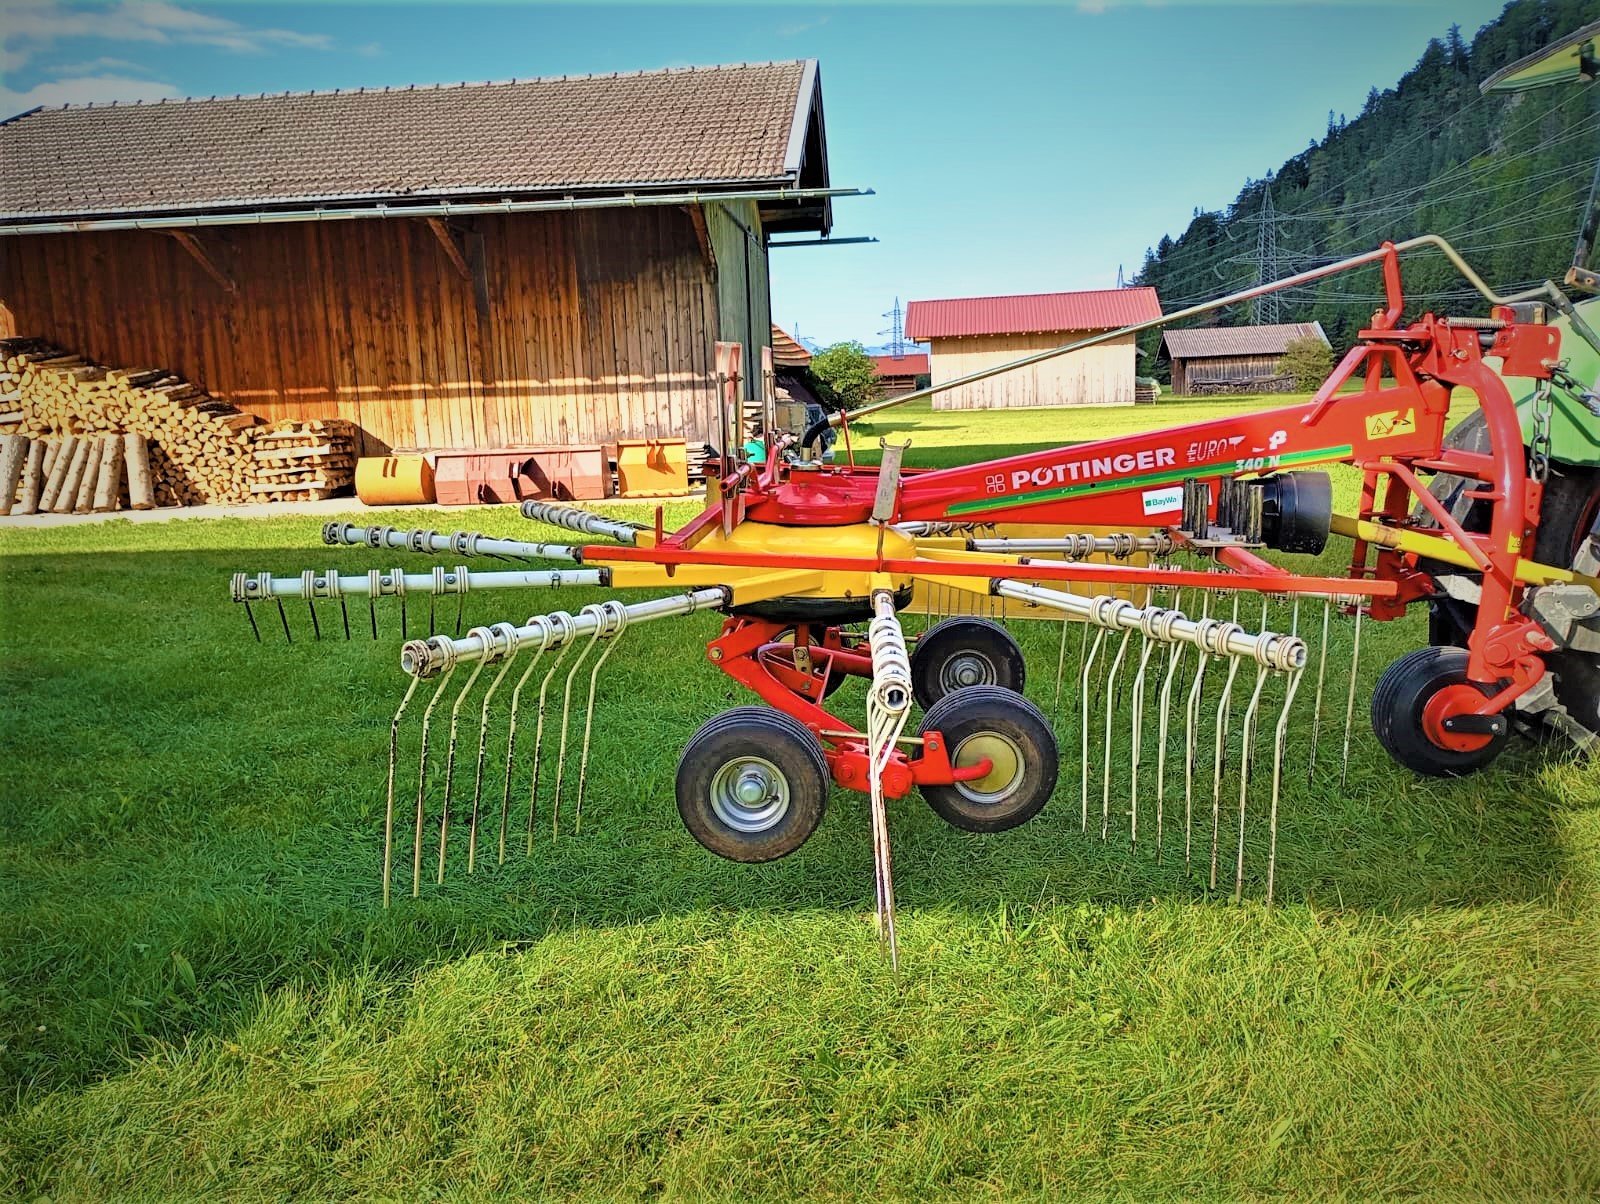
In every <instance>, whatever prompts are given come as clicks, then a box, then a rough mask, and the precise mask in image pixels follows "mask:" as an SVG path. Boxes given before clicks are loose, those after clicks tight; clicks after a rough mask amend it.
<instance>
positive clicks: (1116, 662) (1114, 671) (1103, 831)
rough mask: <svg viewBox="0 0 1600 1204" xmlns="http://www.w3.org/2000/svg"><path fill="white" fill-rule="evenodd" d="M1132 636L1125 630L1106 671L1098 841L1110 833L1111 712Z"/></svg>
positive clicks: (1130, 631) (1112, 730)
mask: <svg viewBox="0 0 1600 1204" xmlns="http://www.w3.org/2000/svg"><path fill="white" fill-rule="evenodd" d="M1132 636H1133V628H1131V627H1129V628H1125V629H1124V630H1123V632H1122V639H1121V640H1119V641H1118V643H1117V655H1116V656H1115V657H1114V658H1113V659H1112V661H1111V665H1110V667H1109V668H1108V669H1107V670H1106V739H1105V754H1104V755H1105V761H1104V764H1103V765H1102V766H1101V773H1100V782H1101V789H1100V839H1101V840H1105V839H1107V836H1108V834H1109V833H1110V831H1111V746H1112V743H1113V739H1112V737H1113V736H1114V734H1115V731H1116V728H1115V726H1114V725H1113V723H1112V717H1113V711H1114V709H1115V706H1116V701H1117V693H1118V691H1117V689H1116V686H1117V682H1118V674H1119V673H1120V672H1121V671H1122V661H1123V658H1124V657H1125V656H1127V654H1128V641H1129V639H1131V638H1132Z"/></svg>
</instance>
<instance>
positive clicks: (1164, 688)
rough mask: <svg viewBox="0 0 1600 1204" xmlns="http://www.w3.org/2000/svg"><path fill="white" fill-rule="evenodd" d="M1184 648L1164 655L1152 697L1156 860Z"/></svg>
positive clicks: (1179, 606) (1176, 606) (1178, 607)
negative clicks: (1174, 693) (1175, 691)
mask: <svg viewBox="0 0 1600 1204" xmlns="http://www.w3.org/2000/svg"><path fill="white" fill-rule="evenodd" d="M1172 609H1173V610H1175V611H1178V612H1180V613H1181V612H1182V610H1183V591H1182V590H1181V589H1180V590H1178V591H1177V593H1176V594H1175V595H1174V596H1173V599H1172ZM1187 647H1188V645H1187V644H1185V643H1183V642H1182V641H1181V640H1179V641H1175V642H1174V643H1173V645H1172V651H1171V653H1170V654H1168V656H1167V668H1166V672H1165V673H1164V674H1163V675H1162V677H1161V690H1160V692H1159V693H1158V694H1157V695H1156V712H1157V721H1156V860H1157V861H1160V860H1161V848H1162V842H1163V841H1164V839H1165V835H1166V834H1165V826H1166V804H1167V743H1168V741H1169V739H1170V737H1171V710H1172V687H1173V684H1174V682H1175V681H1176V680H1177V676H1178V665H1179V664H1180V662H1182V660H1183V650H1184V649H1185V648H1187Z"/></svg>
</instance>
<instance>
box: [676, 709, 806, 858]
mask: <svg viewBox="0 0 1600 1204" xmlns="http://www.w3.org/2000/svg"><path fill="white" fill-rule="evenodd" d="M830 783H831V778H830V776H829V774H828V762H827V760H826V758H824V757H823V755H822V745H821V744H819V743H818V742H817V738H816V737H815V736H813V735H812V734H811V732H810V731H809V730H808V729H807V728H806V726H805V725H804V724H802V723H801V722H800V721H799V720H797V719H795V718H794V717H792V716H790V715H785V714H784V713H783V712H782V711H776V710H773V709H772V708H771V707H753V706H752V707H734V708H733V709H732V710H730V711H723V712H722V714H720V715H716V716H713V717H712V718H711V719H708V720H707V721H706V722H705V724H704V725H703V726H702V727H701V728H700V730H699V731H697V732H696V733H695V734H694V736H693V737H692V738H691V739H690V741H689V743H688V745H687V746H686V747H685V748H684V750H683V756H682V757H681V758H680V759H679V761H678V782H677V793H678V815H679V816H680V817H681V818H682V819H683V826H684V827H686V828H688V829H689V835H691V836H693V837H694V838H695V839H696V840H698V841H699V842H700V843H701V844H702V845H704V846H705V847H706V848H708V849H710V850H711V851H712V852H713V853H715V854H717V856H719V857H726V858H727V859H728V860H729V861H744V862H756V861H775V860H776V859H778V858H779V857H786V856H788V855H789V854H790V853H792V852H794V851H795V850H796V849H798V848H799V847H800V846H801V845H803V844H804V843H805V842H806V841H807V840H808V839H809V838H810V836H811V834H812V833H813V832H815V831H816V830H817V826H818V825H819V824H821V823H822V816H823V813H824V811H826V809H827V805H828V787H829V785H830Z"/></svg>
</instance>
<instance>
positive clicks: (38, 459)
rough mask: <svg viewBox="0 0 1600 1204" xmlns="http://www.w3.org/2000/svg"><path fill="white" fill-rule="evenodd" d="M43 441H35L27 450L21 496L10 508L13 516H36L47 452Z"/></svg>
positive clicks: (42, 487) (47, 449)
mask: <svg viewBox="0 0 1600 1204" xmlns="http://www.w3.org/2000/svg"><path fill="white" fill-rule="evenodd" d="M49 450H50V449H49V446H48V445H46V443H45V441H44V440H43V439H35V440H34V441H33V443H32V444H31V445H30V446H29V448H28V462H27V464H26V465H25V466H24V467H23V469H22V496H21V497H20V498H19V499H18V500H17V504H16V506H15V507H13V508H12V511H11V513H13V514H37V513H38V512H39V494H40V493H41V492H42V491H43V490H44V479H45V475H46V474H45V469H44V458H45V453H46V452H47V451H49Z"/></svg>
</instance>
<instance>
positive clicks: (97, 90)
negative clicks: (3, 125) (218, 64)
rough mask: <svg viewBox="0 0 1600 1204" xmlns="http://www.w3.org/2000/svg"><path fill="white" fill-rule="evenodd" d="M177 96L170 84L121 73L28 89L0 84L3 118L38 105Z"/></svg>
mask: <svg viewBox="0 0 1600 1204" xmlns="http://www.w3.org/2000/svg"><path fill="white" fill-rule="evenodd" d="M177 95H178V89H176V88H174V87H173V86H172V85H171V84H168V83H163V82H162V81H160V80H155V79H130V78H128V77H127V76H121V75H84V76H77V77H74V78H70V79H53V80H50V81H48V82H46V83H42V84H35V85H34V86H33V87H31V88H29V89H28V90H27V91H26V92H16V91H13V90H12V89H10V88H6V87H0V119H4V118H6V117H13V116H15V115H16V114H18V113H25V112H27V111H28V110H29V109H32V108H35V107H37V106H39V105H60V104H90V103H93V104H108V103H110V102H111V101H113V100H123V101H133V100H163V99H167V98H170V97H174V96H177Z"/></svg>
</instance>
